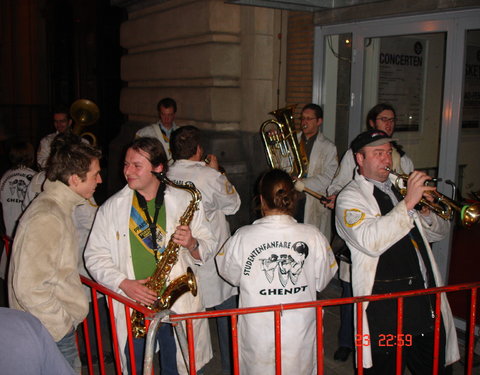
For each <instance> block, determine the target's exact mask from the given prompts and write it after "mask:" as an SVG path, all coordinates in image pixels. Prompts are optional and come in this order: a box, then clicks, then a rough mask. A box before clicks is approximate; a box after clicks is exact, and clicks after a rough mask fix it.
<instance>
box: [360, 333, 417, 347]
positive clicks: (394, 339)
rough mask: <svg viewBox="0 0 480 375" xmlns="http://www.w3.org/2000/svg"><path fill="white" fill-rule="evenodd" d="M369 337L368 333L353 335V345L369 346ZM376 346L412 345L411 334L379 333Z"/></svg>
mask: <svg viewBox="0 0 480 375" xmlns="http://www.w3.org/2000/svg"><path fill="white" fill-rule="evenodd" d="M370 344H371V338H370V335H369V334H365V335H355V346H369V345H370ZM377 345H378V346H412V335H410V334H408V333H407V334H404V333H401V334H399V335H393V334H385V335H384V334H379V335H378V340H377Z"/></svg>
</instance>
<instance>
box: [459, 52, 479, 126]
mask: <svg viewBox="0 0 480 375" xmlns="http://www.w3.org/2000/svg"><path fill="white" fill-rule="evenodd" d="M462 128H464V129H478V128H480V47H477V46H467V58H466V64H465V86H464V90H463V116H462Z"/></svg>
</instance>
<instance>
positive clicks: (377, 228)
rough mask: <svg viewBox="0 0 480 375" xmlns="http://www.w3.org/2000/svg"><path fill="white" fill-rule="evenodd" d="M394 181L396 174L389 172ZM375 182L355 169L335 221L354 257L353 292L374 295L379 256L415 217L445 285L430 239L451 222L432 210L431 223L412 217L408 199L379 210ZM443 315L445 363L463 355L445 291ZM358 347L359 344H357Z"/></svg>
mask: <svg viewBox="0 0 480 375" xmlns="http://www.w3.org/2000/svg"><path fill="white" fill-rule="evenodd" d="M390 178H391V180H392V181H393V180H394V178H395V176H392V175H390ZM373 188H374V185H373V184H372V183H371V182H369V181H367V180H366V179H365V178H364V177H363V176H361V175H360V174H358V172H356V173H355V179H354V180H353V181H352V182H351V183H350V184H348V185H347V186H346V187H345V188H344V189H343V190H342V192H341V193H340V194H339V195H338V197H337V201H336V209H335V223H336V227H337V231H338V234H339V235H340V237H342V238H343V239H344V240H345V242H346V243H347V245H348V247H349V249H350V252H351V257H352V288H353V295H354V296H364V295H371V293H372V288H373V284H374V281H375V273H376V269H377V264H378V259H379V257H380V255H382V254H383V253H384V252H385V251H386V250H388V249H389V248H390V247H391V246H392V245H393V244H395V243H396V242H398V241H399V240H400V239H401V238H403V237H404V236H405V235H407V234H408V233H409V232H410V230H411V229H412V228H413V227H414V220H415V223H416V224H417V227H418V229H419V231H420V234H421V235H422V238H423V242H424V244H425V247H426V249H427V252H428V256H429V258H430V262H431V265H432V270H433V274H434V277H435V283H436V285H437V286H443V285H444V283H443V280H442V277H441V275H440V272H439V270H438V267H437V264H436V262H435V258H434V256H433V253H432V249H431V248H430V245H429V242H435V241H439V240H441V239H442V238H443V237H445V235H446V234H447V233H448V230H449V226H450V223H449V222H448V221H445V220H443V219H441V218H439V217H438V216H437V215H434V214H432V215H431V218H432V225H431V226H430V225H428V224H427V223H426V221H425V220H424V219H423V218H422V217H421V215H418V214H417V213H415V214H414V215H413V217H410V216H409V215H408V212H407V208H406V205H405V201H403V200H402V201H401V202H399V203H398V204H397V205H396V206H395V207H394V208H393V209H392V210H391V211H390V212H389V213H388V214H387V215H383V216H382V214H381V212H380V208H379V206H378V203H377V201H376V199H375V197H374V196H373ZM367 306H368V303H364V304H363V334H366V335H368V334H369V327H368V321H367V318H366V309H367ZM441 308H442V317H443V321H444V323H445V332H446V335H447V347H446V364H447V365H448V364H450V363H453V362H455V361H456V360H458V359H459V358H460V356H459V352H458V344H457V334H456V331H455V325H454V323H453V318H452V313H451V310H450V306H449V304H448V301H447V298H446V296H445V295H444V294H443V295H442V305H441ZM362 348H363V366H364V367H365V368H370V367H372V356H371V347H370V346H363V347H362ZM357 350H358V348H357Z"/></svg>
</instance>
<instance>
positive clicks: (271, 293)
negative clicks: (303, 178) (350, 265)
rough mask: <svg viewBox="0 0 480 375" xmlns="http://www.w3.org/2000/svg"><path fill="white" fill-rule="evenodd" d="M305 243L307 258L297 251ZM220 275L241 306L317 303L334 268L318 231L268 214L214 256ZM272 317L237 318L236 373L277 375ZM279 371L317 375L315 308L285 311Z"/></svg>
mask: <svg viewBox="0 0 480 375" xmlns="http://www.w3.org/2000/svg"><path fill="white" fill-rule="evenodd" d="M301 242H303V245H306V248H307V249H308V253H307V255H306V256H305V255H301V254H300V253H299V252H297V251H295V250H294V249H293V248H294V246H293V245H294V244H296V243H301ZM304 248H305V246H304ZM216 261H217V265H218V270H219V272H220V274H221V275H222V276H223V277H224V278H225V279H226V280H228V281H230V282H231V283H232V284H234V285H238V286H239V287H240V300H239V307H254V306H266V305H276V304H287V303H296V302H308V301H315V300H316V292H317V291H321V290H323V289H324V288H325V286H326V285H327V284H328V283H329V281H330V280H331V279H332V277H333V276H334V275H335V272H336V270H337V264H336V262H335V257H334V255H333V252H332V251H331V248H330V246H329V244H328V242H327V240H326V238H325V236H323V234H321V233H320V231H319V230H318V228H316V227H314V226H312V225H308V224H299V223H297V222H296V220H295V219H293V218H292V217H291V216H288V215H271V216H266V217H264V218H261V219H259V220H256V221H255V222H254V223H253V224H252V225H248V226H245V227H242V228H240V229H239V230H238V231H237V232H236V233H235V234H234V235H233V236H232V237H231V238H230V239H229V240H228V241H227V242H226V244H225V245H224V247H223V248H222V249H221V250H220V252H219V253H218V254H217V257H216ZM273 323H274V320H273V313H272V312H267V313H261V314H248V315H240V316H239V318H238V334H239V350H240V373H241V374H245V375H247V374H248V375H250V374H262V375H270V374H272V375H273V374H274V373H275V349H274V348H275V347H274V342H275V339H274V332H275V331H274V324H273ZM281 324H282V326H281V332H282V373H283V374H302V375H306V374H315V373H316V324H315V309H296V310H288V311H283V312H282V316H281Z"/></svg>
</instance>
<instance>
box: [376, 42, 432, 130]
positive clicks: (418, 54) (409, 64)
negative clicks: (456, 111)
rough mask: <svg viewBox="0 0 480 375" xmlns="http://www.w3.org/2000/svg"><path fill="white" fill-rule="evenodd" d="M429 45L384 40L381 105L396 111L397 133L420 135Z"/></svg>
mask: <svg viewBox="0 0 480 375" xmlns="http://www.w3.org/2000/svg"><path fill="white" fill-rule="evenodd" d="M426 43H427V42H426V41H425V40H421V39H418V38H410V37H391V38H382V41H381V45H380V54H379V76H378V78H379V80H378V102H379V103H389V104H391V105H392V106H393V107H394V108H395V111H396V115H397V122H396V125H395V131H417V130H418V129H419V124H420V120H421V115H422V108H423V90H424V89H423V87H424V82H425V66H426V61H425V56H426V51H425V50H426Z"/></svg>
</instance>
